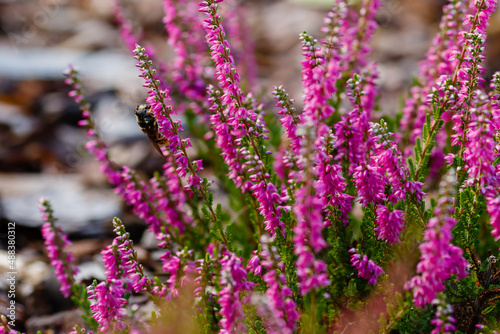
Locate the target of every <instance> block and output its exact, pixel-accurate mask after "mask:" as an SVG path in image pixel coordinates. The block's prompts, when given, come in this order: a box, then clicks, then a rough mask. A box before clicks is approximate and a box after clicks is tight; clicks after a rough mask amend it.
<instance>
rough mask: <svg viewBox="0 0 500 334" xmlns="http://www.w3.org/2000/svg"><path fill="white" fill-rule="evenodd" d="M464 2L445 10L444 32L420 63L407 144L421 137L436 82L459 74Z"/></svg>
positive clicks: (406, 121) (409, 104) (406, 112)
mask: <svg viewBox="0 0 500 334" xmlns="http://www.w3.org/2000/svg"><path fill="white" fill-rule="evenodd" d="M464 3H465V2H464V1H451V2H450V3H449V4H447V5H445V6H444V7H443V16H442V18H441V23H440V25H439V27H440V31H439V32H438V33H437V34H436V36H435V37H434V40H433V42H432V44H431V47H430V48H429V51H428V52H427V55H426V58H425V59H424V60H423V61H422V62H421V63H420V70H419V77H418V81H419V84H418V85H416V86H414V87H412V88H411V90H410V97H409V98H408V99H406V101H405V107H404V108H403V117H402V119H401V123H400V125H401V130H403V132H402V133H408V135H409V137H407V138H403V140H404V144H414V143H415V139H416V138H417V137H421V135H422V127H423V124H424V122H425V117H426V115H427V113H428V112H429V111H430V101H429V100H428V98H427V96H428V95H429V94H430V93H431V92H432V89H433V87H435V84H436V80H437V79H438V78H439V77H441V76H443V75H444V76H451V75H453V74H454V72H455V68H456V66H457V60H456V59H452V58H451V55H452V54H454V53H455V52H456V51H457V50H458V48H457V39H458V35H459V31H458V25H457V22H462V21H463V20H464V17H465V12H466V8H464ZM438 145H439V146H440V145H441V141H438ZM436 150H437V149H436ZM411 152H412V151H411V150H410V149H406V150H405V152H404V154H405V156H408V155H410V154H411Z"/></svg>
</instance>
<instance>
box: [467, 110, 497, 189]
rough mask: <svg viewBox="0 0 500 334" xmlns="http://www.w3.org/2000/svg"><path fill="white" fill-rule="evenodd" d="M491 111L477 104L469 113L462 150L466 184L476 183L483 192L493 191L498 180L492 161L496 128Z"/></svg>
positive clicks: (495, 154) (493, 159) (494, 153)
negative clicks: (466, 174)
mask: <svg viewBox="0 0 500 334" xmlns="http://www.w3.org/2000/svg"><path fill="white" fill-rule="evenodd" d="M493 121H494V120H493V119H492V115H491V111H490V110H489V109H488V108H485V107H484V106H478V107H477V108H475V110H474V111H471V113H470V120H469V125H468V131H467V134H466V139H467V142H466V144H465V145H466V148H465V151H464V152H463V157H464V160H465V168H466V169H467V172H468V181H467V184H468V185H469V186H472V185H474V184H477V185H478V186H479V187H480V188H481V189H482V192H483V193H486V192H489V191H494V190H493V189H494V188H498V187H496V186H497V185H498V184H499V182H498V178H497V175H496V168H495V165H494V164H493V162H494V161H495V157H496V156H497V153H496V152H495V147H496V145H497V143H496V141H495V135H496V132H495V131H496V129H495V126H494V125H493V124H492V123H493Z"/></svg>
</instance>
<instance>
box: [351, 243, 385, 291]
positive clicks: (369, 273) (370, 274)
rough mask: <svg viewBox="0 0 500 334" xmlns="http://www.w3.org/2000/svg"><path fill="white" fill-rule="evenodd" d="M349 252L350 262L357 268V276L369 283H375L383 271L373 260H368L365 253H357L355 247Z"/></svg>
mask: <svg viewBox="0 0 500 334" xmlns="http://www.w3.org/2000/svg"><path fill="white" fill-rule="evenodd" d="M349 253H351V254H352V255H351V264H352V266H353V267H355V268H356V269H357V270H358V276H359V277H363V278H365V279H367V280H368V283H369V284H372V285H375V284H377V280H378V278H379V276H380V275H382V274H385V272H384V271H383V270H382V268H380V267H379V266H378V265H377V264H376V263H375V262H373V260H368V257H367V256H366V255H361V254H359V253H357V250H356V249H355V248H351V249H350V250H349Z"/></svg>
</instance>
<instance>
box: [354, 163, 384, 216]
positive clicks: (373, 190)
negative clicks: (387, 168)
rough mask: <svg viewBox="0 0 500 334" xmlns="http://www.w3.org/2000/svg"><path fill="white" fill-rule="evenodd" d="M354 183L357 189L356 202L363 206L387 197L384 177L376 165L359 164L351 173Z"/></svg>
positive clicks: (381, 200)
mask: <svg viewBox="0 0 500 334" xmlns="http://www.w3.org/2000/svg"><path fill="white" fill-rule="evenodd" d="M352 177H353V179H354V184H355V185H356V188H357V190H358V195H359V198H358V202H359V203H361V205H362V206H363V207H367V206H368V204H371V203H381V202H383V201H385V200H386V199H387V197H386V195H385V193H384V192H385V178H384V177H383V174H381V173H380V171H379V168H378V167H377V166H371V165H360V166H358V167H356V169H355V171H354V174H353V176H352Z"/></svg>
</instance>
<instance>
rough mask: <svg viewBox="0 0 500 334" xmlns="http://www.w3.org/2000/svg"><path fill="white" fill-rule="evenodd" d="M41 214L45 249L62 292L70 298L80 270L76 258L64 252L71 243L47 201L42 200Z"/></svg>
mask: <svg viewBox="0 0 500 334" xmlns="http://www.w3.org/2000/svg"><path fill="white" fill-rule="evenodd" d="M40 212H41V213H42V220H43V221H44V222H45V223H44V224H43V225H42V236H43V239H44V240H45V249H46V250H47V255H48V257H49V259H50V265H51V266H52V267H54V270H55V274H56V278H57V280H58V281H59V284H61V289H60V290H61V292H62V294H63V295H64V296H65V297H69V295H70V290H71V287H72V286H73V284H74V283H75V282H74V276H75V275H76V274H77V272H78V269H77V267H76V266H75V263H74V256H73V254H72V253H71V252H68V251H67V250H64V248H65V247H67V246H69V245H70V244H71V242H70V241H69V239H68V236H67V235H66V234H64V233H63V232H62V230H61V228H60V227H57V226H56V225H55V221H56V219H55V218H54V216H53V215H52V208H51V206H50V203H49V201H48V200H47V199H44V198H41V199H40Z"/></svg>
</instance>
